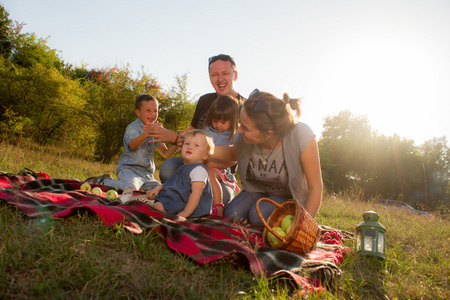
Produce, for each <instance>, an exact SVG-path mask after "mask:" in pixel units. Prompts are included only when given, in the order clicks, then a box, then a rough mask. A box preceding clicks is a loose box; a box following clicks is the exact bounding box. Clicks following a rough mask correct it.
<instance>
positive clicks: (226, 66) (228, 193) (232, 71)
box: [151, 54, 245, 203]
mask: <svg viewBox="0 0 450 300" xmlns="http://www.w3.org/2000/svg"><path fill="white" fill-rule="evenodd" d="M208 72H209V80H210V81H211V85H212V86H213V88H214V90H215V91H216V92H215V93H209V94H205V95H203V96H201V97H200V98H199V100H198V102H197V106H196V107H195V112H194V116H193V118H192V121H191V127H189V128H188V130H192V129H202V128H203V124H204V122H205V120H206V117H207V115H208V111H209V108H210V107H211V105H212V103H213V102H214V100H216V99H217V97H219V96H233V97H234V98H236V99H237V100H238V102H239V107H241V106H242V105H243V103H244V101H245V98H244V97H242V96H241V95H240V94H239V93H238V92H236V91H235V90H234V82H235V81H236V79H237V76H238V73H237V71H236V63H235V62H234V59H233V58H232V57H231V56H229V55H225V54H219V55H215V56H212V57H210V58H209V59H208ZM151 136H152V137H153V138H154V139H155V142H165V143H171V142H172V143H174V142H176V143H180V142H181V141H182V137H181V138H180V135H179V134H177V133H175V132H173V131H170V130H167V129H164V128H160V129H158V130H155V131H154V132H152V135H151ZM182 164H183V162H182V160H181V159H180V158H179V157H172V158H169V159H168V160H166V161H165V162H164V163H163V164H162V165H161V168H160V172H159V178H160V180H161V182H164V181H165V180H167V178H169V177H170V175H172V174H173V173H175V170H176V169H177V168H178V166H180V165H182ZM220 184H221V186H222V193H223V202H224V203H227V202H228V201H229V200H230V199H231V198H233V196H234V191H233V190H232V189H231V188H230V187H229V186H228V185H226V184H224V183H223V182H220Z"/></svg>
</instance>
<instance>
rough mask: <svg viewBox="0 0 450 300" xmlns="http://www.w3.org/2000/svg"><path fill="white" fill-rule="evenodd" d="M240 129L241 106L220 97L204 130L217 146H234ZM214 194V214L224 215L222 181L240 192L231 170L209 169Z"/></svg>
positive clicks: (210, 110)
mask: <svg viewBox="0 0 450 300" xmlns="http://www.w3.org/2000/svg"><path fill="white" fill-rule="evenodd" d="M238 127H239V104H238V101H237V100H236V99H235V98H234V97H232V96H219V97H217V99H216V100H215V101H214V102H213V104H212V105H211V108H210V109H209V112H208V116H207V117H206V120H205V124H204V130H205V132H206V133H208V134H209V135H210V136H211V137H212V138H213V140H214V145H215V146H222V145H227V146H229V145H233V144H234V142H235V134H236V130H237V128H238ZM208 171H209V180H210V181H211V188H212V193H213V213H214V214H217V215H219V216H222V215H223V199H222V187H221V185H220V183H219V182H220V181H221V182H223V183H224V184H226V185H228V186H229V187H230V188H232V189H233V191H235V192H238V191H239V187H238V183H237V181H236V178H235V177H234V175H233V174H232V172H231V169H230V168H225V169H219V168H208Z"/></svg>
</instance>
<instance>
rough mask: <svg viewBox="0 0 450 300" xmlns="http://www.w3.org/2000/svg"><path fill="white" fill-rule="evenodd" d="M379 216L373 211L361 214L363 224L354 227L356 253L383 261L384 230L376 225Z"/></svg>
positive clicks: (378, 224) (379, 225)
mask: <svg viewBox="0 0 450 300" xmlns="http://www.w3.org/2000/svg"><path fill="white" fill-rule="evenodd" d="M379 218H380V216H379V215H378V214H377V213H376V212H374V211H366V212H365V213H364V214H363V219H364V222H361V223H360V224H359V225H358V226H356V253H357V254H362V255H368V256H376V257H379V258H381V259H384V234H385V232H386V228H384V226H383V225H381V224H380V223H378V219H379Z"/></svg>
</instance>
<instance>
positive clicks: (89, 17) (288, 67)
mask: <svg viewBox="0 0 450 300" xmlns="http://www.w3.org/2000/svg"><path fill="white" fill-rule="evenodd" d="M0 3H1V4H2V5H3V6H4V7H5V8H6V10H7V11H8V12H9V18H10V19H12V20H15V21H18V22H24V23H26V26H25V27H24V29H23V32H33V33H35V34H36V35H37V36H38V37H42V38H47V45H48V46H49V47H51V48H53V49H56V50H58V51H59V52H58V53H59V56H60V57H61V58H62V59H63V60H64V61H65V62H68V63H71V64H73V65H77V66H81V65H86V66H87V67H88V68H104V67H113V66H115V65H118V66H126V65H127V64H128V65H129V66H130V68H131V69H132V70H135V71H136V72H138V71H140V70H141V69H143V70H145V71H146V72H147V73H150V74H152V76H153V77H155V78H157V80H158V81H159V82H160V83H161V84H162V85H163V86H164V87H165V88H167V89H169V88H170V87H171V86H173V85H175V82H176V81H175V77H176V76H177V75H182V74H185V73H187V74H188V86H187V88H188V92H189V93H190V98H191V99H192V100H193V101H196V100H197V99H198V97H199V96H200V95H202V94H205V93H209V92H214V90H213V88H212V86H211V84H210V82H209V77H208V67H207V60H208V58H209V57H211V56H214V55H216V54H219V53H225V54H229V55H231V56H233V58H234V59H235V61H236V64H237V71H238V79H237V81H236V83H235V87H236V90H237V91H238V92H239V93H240V94H241V95H243V96H244V97H247V96H248V95H249V94H250V92H251V91H252V90H253V89H255V88H259V89H260V90H262V91H266V92H270V93H272V94H274V95H276V96H278V97H280V98H281V97H282V95H283V93H284V92H287V93H288V94H289V95H290V96H291V97H293V98H299V97H301V98H302V101H303V104H302V119H301V120H302V121H303V122H305V123H307V124H308V125H309V126H311V128H312V129H313V130H314V132H315V133H316V135H317V136H318V137H319V138H320V135H321V132H322V130H323V122H324V118H326V117H330V116H331V117H332V116H336V115H337V114H339V112H341V111H344V110H349V111H350V112H351V113H352V114H354V115H355V116H361V115H362V116H367V118H368V120H369V121H370V126H371V128H372V130H374V131H375V130H376V131H377V132H378V133H379V134H384V135H386V136H393V135H394V134H397V135H399V136H400V137H402V138H406V139H412V140H414V142H415V144H416V145H420V144H422V143H423V142H424V141H426V140H430V139H432V138H433V137H442V136H446V137H447V139H448V138H449V137H450V1H448V0H373V1H367V0H294V1H283V0H279V1H273V0H258V1H256V0H230V1H226V0H224V1H211V0H191V1H187V0H128V1H123V0H122V1H118V0H89V1H85V0H79V1H65V0H58V1H54V0H40V1H36V0H0Z"/></svg>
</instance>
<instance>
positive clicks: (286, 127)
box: [214, 89, 322, 224]
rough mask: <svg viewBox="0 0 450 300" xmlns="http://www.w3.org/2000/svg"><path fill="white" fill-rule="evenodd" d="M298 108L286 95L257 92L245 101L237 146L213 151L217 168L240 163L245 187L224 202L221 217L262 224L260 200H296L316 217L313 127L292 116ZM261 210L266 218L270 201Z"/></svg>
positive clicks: (318, 182)
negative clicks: (257, 203) (259, 212)
mask: <svg viewBox="0 0 450 300" xmlns="http://www.w3.org/2000/svg"><path fill="white" fill-rule="evenodd" d="M299 104H300V100H299V99H290V98H289V96H288V95H287V94H284V95H283V99H278V98H277V97H275V96H274V95H272V94H269V93H265V92H260V91H259V90H257V89H256V90H254V91H253V92H252V93H251V94H250V96H249V98H248V100H247V101H245V102H244V106H243V108H242V111H241V115H240V126H239V128H238V134H239V137H238V138H237V142H236V143H235V144H234V145H233V147H228V146H218V147H216V150H215V153H214V160H215V161H216V162H215V163H216V164H217V165H218V166H219V165H222V166H225V165H229V164H232V163H233V162H235V161H237V162H238V170H239V175H240V179H241V183H242V188H243V190H242V191H241V192H240V193H239V194H238V195H237V196H236V197H235V198H234V199H232V200H231V201H230V202H229V203H227V204H226V206H225V215H224V216H225V217H227V218H231V219H236V220H240V221H245V220H247V221H248V222H249V223H250V224H262V223H261V221H260V219H259V217H258V215H257V213H256V202H257V201H258V199H260V198H269V199H272V200H273V201H275V202H277V203H280V204H281V203H283V202H285V201H287V200H289V199H296V200H297V201H299V203H301V204H302V205H303V206H304V208H305V209H306V211H308V213H309V214H310V215H311V216H312V217H314V216H315V215H316V213H317V211H318V210H319V206H320V202H321V199H322V174H321V170H320V159H319V151H318V148H317V142H316V140H315V136H314V134H313V132H312V130H311V128H310V127H309V126H308V125H306V124H304V123H301V122H297V120H296V119H297V118H294V116H293V112H296V114H297V115H298V116H300V106H299ZM259 208H260V211H261V213H262V215H263V216H264V218H265V219H266V220H267V219H268V218H269V216H270V215H271V213H272V212H273V211H274V210H275V206H274V205H272V204H270V203H268V202H261V203H260V206H259Z"/></svg>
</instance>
